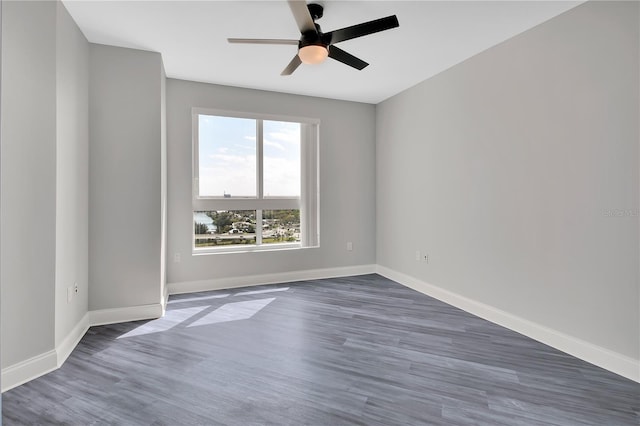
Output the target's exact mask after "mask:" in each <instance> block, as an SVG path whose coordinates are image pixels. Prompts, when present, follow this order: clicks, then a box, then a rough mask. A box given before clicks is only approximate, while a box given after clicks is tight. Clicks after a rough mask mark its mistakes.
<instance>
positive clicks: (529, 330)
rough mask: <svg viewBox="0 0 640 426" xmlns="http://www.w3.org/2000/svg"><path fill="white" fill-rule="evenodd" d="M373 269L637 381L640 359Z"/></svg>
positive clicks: (386, 270) (389, 271)
mask: <svg viewBox="0 0 640 426" xmlns="http://www.w3.org/2000/svg"><path fill="white" fill-rule="evenodd" d="M376 272H377V273H378V274H380V275H382V276H384V277H386V278H389V279H390V280H393V281H395V282H397V283H399V284H402V285H404V286H407V287H409V288H412V289H414V290H416V291H419V292H420V293H423V294H426V295H428V296H431V297H433V298H436V299H438V300H441V301H443V302H445V303H448V304H450V305H452V306H455V307H457V308H460V309H462V310H464V311H467V312H469V313H472V314H474V315H476V316H479V317H480V318H484V319H486V320H487V321H491V322H493V323H495V324H498V325H501V326H503V327H506V328H508V329H510V330H514V331H517V332H518V333H521V334H524V335H525V336H527V337H530V338H532V339H534V340H537V341H539V342H542V343H544V344H546V345H549V346H551V347H553V348H556V349H558V350H560V351H562V352H566V353H568V354H570V355H573V356H575V357H576V358H580V359H582V360H584V361H587V362H589V363H591V364H594V365H597V366H598V367H602V368H604V369H605V370H609V371H611V372H613V373H616V374H619V375H621V376H623V377H626V378H628V379H631V380H633V381H635V382H639V383H640V360H636V359H633V358H631V357H628V356H626V355H622V354H620V353H617V352H614V351H611V350H609V349H606V348H603V347H601V346H598V345H594V344H593V343H589V342H587V341H584V340H581V339H578V338H576V337H573V336H570V335H568V334H565V333H562V332H560V331H557V330H554V329H551V328H549V327H546V326H543V325H540V324H537V323H535V322H532V321H529V320H527V319H524V318H521V317H518V316H516V315H513V314H510V313H508V312H505V311H502V310H500V309H497V308H494V307H493V306H490V305H486V304H484V303H481V302H478V301H476V300H472V299H469V298H467V297H464V296H461V295H459V294H457V293H454V292H451V291H449V290H445V289H443V288H441V287H437V286H434V285H432V284H428V283H426V282H424V281H421V280H418V279H417V278H414V277H411V276H409V275H405V274H403V273H401V272H397V271H394V270H392V269H389V268H386V267H384V266H380V265H378V266H377V268H376Z"/></svg>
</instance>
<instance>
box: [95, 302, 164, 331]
mask: <svg viewBox="0 0 640 426" xmlns="http://www.w3.org/2000/svg"><path fill="white" fill-rule="evenodd" d="M162 313H163V312H162V303H154V304H151V305H139V306H128V307H126V308H113V309H98V310H95V311H89V323H90V324H91V326H92V327H93V326H94V325H105V324H117V323H119V322H128V321H140V320H147V319H154V318H160V317H161V316H162Z"/></svg>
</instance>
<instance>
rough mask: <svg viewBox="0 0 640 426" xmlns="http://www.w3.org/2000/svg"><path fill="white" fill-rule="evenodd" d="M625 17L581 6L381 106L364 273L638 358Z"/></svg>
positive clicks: (632, 42) (618, 10) (631, 17)
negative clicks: (384, 270) (372, 225)
mask: <svg viewBox="0 0 640 426" xmlns="http://www.w3.org/2000/svg"><path fill="white" fill-rule="evenodd" d="M638 16H639V15H638V4H637V3H635V2H621V3H612V2H589V3H586V4H584V5H581V6H578V7H577V8H575V9H573V10H571V11H569V12H567V13H565V14H563V15H560V16H559V17H557V18H554V19H552V20H550V21H548V22H546V23H544V24H542V25H540V26H538V27H536V28H534V29H532V30H530V31H527V32H526V33H523V34H521V35H519V36H517V37H515V38H512V39H510V40H508V41H506V42H504V43H502V44H500V45H498V46H496V47H494V48H492V49H490V50H488V51H485V52H483V53H481V54H479V55H477V56H475V57H473V58H471V59H469V60H467V61H465V62H463V63H462V64H459V65H457V66H455V67H453V68H451V69H449V70H447V71H445V72H443V73H441V74H440V75H437V76H435V77H433V78H431V79H429V80H427V81H425V82H423V83H421V84H419V85H417V86H415V87H413V88H411V89H409V90H407V91H405V92H403V93H401V94H399V95H396V96H394V97H393V98H390V99H388V100H386V101H385V102H383V103H381V104H379V105H378V106H377V111H376V112H377V215H378V220H377V239H378V241H377V257H378V264H379V265H382V266H384V267H388V268H391V269H393V270H396V271H398V272H402V273H405V274H407V275H410V276H413V277H416V278H418V279H420V280H422V281H425V282H427V283H430V284H434V285H437V286H440V287H442V288H445V289H447V290H450V291H453V292H455V293H458V294H460V295H462V296H465V297H468V298H471V299H473V300H477V301H480V302H483V303H485V304H488V305H491V306H494V307H496V308H499V309H501V310H504V311H506V312H509V313H511V314H514V315H517V316H519V317H522V318H525V319H528V320H530V321H533V322H535V323H538V324H541V325H544V326H547V327H550V328H552V329H555V330H557V331H560V332H562V333H566V334H568V335H571V336H575V337H577V338H579V339H583V340H585V341H587V342H590V343H593V344H596V345H599V346H601V347H604V348H607V349H609V350H612V351H615V352H617V353H620V354H623V355H626V356H629V357H632V358H635V359H638V358H640V354H639V348H640V342H639V336H640V329H639V324H640V318H639V317H638V315H639V311H640V309H639V299H640V297H639V294H638V292H639V288H638V286H639V282H640V279H639V278H640V277H639V269H638V259H639V242H638V233H639V229H638V208H639V205H638V195H639V188H638V185H639V177H638V155H639V153H638V143H639V142H638V141H639V134H638V112H639V111H638V90H639V87H638V78H639V77H638V76H639V69H638V62H639V61H638V60H639V58H638V50H639V49H638V42H639V34H638ZM620 212H622V213H620ZM620 214H621V216H618V215H620ZM408 224H409V225H408ZM407 226H410V228H411V231H412V232H408V233H399V232H397V229H398V227H405V228H406V227H407ZM416 250H422V251H423V252H424V251H426V252H428V254H429V262H428V263H425V262H418V261H416V260H415V251H416Z"/></svg>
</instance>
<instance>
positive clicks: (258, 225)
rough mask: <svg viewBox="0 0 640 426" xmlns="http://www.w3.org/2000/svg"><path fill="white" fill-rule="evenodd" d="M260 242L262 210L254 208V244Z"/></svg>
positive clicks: (259, 243)
mask: <svg viewBox="0 0 640 426" xmlns="http://www.w3.org/2000/svg"><path fill="white" fill-rule="evenodd" d="M261 244H262V210H260V209H258V210H256V245H258V246H259V245H261Z"/></svg>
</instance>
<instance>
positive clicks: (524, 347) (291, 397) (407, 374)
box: [2, 275, 640, 426]
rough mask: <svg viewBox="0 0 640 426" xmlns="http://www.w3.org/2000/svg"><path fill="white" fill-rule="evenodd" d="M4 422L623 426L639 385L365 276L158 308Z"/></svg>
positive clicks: (11, 406) (63, 372) (22, 398)
mask: <svg viewBox="0 0 640 426" xmlns="http://www.w3.org/2000/svg"><path fill="white" fill-rule="evenodd" d="M2 405H3V407H2V408H3V413H2V415H3V416H2V418H3V421H4V424H5V425H18V424H70V425H88V424H122V425H192V424H197V425H243V426H244V425H262V424H274V425H303V424H308V425H340V424H366V425H509V426H512V425H598V426H604V425H607V426H609V425H634V426H637V425H638V424H639V423H640V422H639V420H640V414H639V411H640V384H637V383H634V382H632V381H630V380H627V379H624V378H622V377H619V376H617V375H615V374H613V373H609V372H607V371H605V370H602V369H600V368H598V367H595V366H593V365H590V364H588V363H586V362H583V361H580V360H578V359H576V358H573V357H571V356H569V355H566V354H564V353H562V352H559V351H557V350H555V349H552V348H550V347H548V346H545V345H543V344H541V343H538V342H536V341H533V340H531V339H528V338H526V337H523V336H522V335H520V334H518V333H515V332H512V331H509V330H507V329H504V328H502V327H499V326H497V325H494V324H491V323H489V322H487V321H484V320H482V319H479V318H477V317H474V316H473V315H470V314H468V313H466V312H463V311H460V310H459V309H456V308H453V307H451V306H448V305H446V304H444V303H441V302H439V301H437V300H434V299H432V298H430V297H427V296H425V295H422V294H420V293H417V292H415V291H413V290H411V289H408V288H405V287H403V286H401V285H399V284H397V283H394V282H392V281H389V280H387V279H385V278H383V277H380V276H378V275H366V276H359V277H351V278H341V279H329V280H316V281H305V282H299V283H293V284H281V285H273V286H261V287H251V288H244V289H235V290H228V291H217V292H206V293H197V294H188V295H180V296H172V297H171V299H170V303H169V305H168V310H167V315H166V316H165V317H164V318H162V319H160V320H156V321H147V322H144V321H142V322H140V321H139V322H132V323H125V324H116V325H108V326H101V327H93V328H91V329H90V330H89V332H88V333H87V335H86V336H85V337H84V338H83V339H82V341H81V342H80V344H79V345H78V347H77V349H76V350H75V351H74V352H73V354H72V355H71V356H70V357H69V359H68V361H67V362H66V363H65V364H64V366H63V367H62V368H60V369H59V370H57V371H55V372H52V373H50V374H48V375H46V376H44V377H41V378H39V379H36V380H34V381H32V382H30V383H27V384H25V385H23V386H20V387H18V388H15V389H13V390H11V391H9V392H6V393H5V394H4V395H3V404H2Z"/></svg>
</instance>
